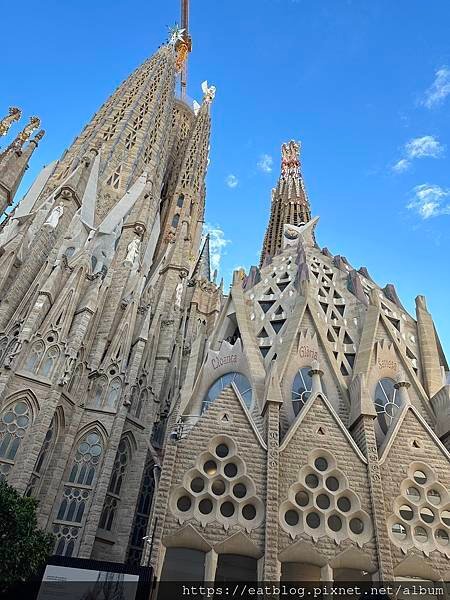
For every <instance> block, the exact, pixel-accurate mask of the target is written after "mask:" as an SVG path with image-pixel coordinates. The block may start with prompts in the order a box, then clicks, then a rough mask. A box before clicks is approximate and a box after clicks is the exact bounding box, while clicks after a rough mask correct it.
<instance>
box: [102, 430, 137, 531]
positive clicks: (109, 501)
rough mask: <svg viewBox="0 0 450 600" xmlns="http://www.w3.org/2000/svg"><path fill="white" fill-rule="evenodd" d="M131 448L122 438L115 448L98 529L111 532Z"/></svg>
mask: <svg viewBox="0 0 450 600" xmlns="http://www.w3.org/2000/svg"><path fill="white" fill-rule="evenodd" d="M130 455H131V448H130V444H129V442H128V440H127V439H126V438H122V439H121V440H120V443H119V447H118V448H117V453H116V458H115V459H114V465H113V469H112V473H111V479H110V480H109V486H108V492H107V494H106V498H105V503H104V505H103V510H102V514H101V517H100V522H99V527H100V528H101V529H107V530H108V531H111V529H112V526H113V523H114V517H115V515H116V512H117V508H118V506H119V503H120V491H121V489H122V484H123V481H124V478H125V472H126V469H127V466H128V463H129V461H130Z"/></svg>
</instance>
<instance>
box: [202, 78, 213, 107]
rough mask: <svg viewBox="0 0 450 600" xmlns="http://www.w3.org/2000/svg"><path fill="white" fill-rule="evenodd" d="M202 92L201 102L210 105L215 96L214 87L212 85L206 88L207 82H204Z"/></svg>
mask: <svg viewBox="0 0 450 600" xmlns="http://www.w3.org/2000/svg"><path fill="white" fill-rule="evenodd" d="M202 91H203V100H204V102H206V103H207V104H211V102H212V101H213V100H214V97H215V95H216V87H215V86H214V85H211V86H208V82H207V81H204V82H203V83H202Z"/></svg>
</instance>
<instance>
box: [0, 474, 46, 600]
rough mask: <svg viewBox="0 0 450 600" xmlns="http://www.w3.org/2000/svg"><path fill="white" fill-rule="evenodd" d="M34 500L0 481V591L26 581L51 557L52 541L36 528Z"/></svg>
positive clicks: (35, 503)
mask: <svg viewBox="0 0 450 600" xmlns="http://www.w3.org/2000/svg"><path fill="white" fill-rule="evenodd" d="M36 506H37V501H36V500H35V499H34V498H26V497H24V496H21V495H20V494H19V493H18V492H17V491H16V490H15V489H14V488H13V487H11V486H10V485H8V484H7V483H6V482H5V481H0V590H2V591H3V590H6V589H7V588H8V587H9V586H11V585H12V584H13V583H17V582H22V581H28V580H29V579H30V578H31V577H33V575H35V574H36V573H37V571H38V570H39V568H41V567H42V566H43V565H44V564H45V562H46V560H47V558H48V556H49V555H50V554H51V551H52V548H53V543H54V538H53V536H52V535H51V534H48V533H45V532H44V531H41V530H40V529H38V528H37V519H36Z"/></svg>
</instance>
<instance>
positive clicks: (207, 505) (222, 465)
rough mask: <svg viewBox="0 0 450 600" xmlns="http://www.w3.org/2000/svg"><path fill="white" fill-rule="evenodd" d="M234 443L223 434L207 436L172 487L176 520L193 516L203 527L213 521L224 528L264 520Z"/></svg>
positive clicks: (256, 524)
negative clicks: (208, 439) (206, 442)
mask: <svg viewBox="0 0 450 600" xmlns="http://www.w3.org/2000/svg"><path fill="white" fill-rule="evenodd" d="M246 471H247V466H246V464H245V461H244V460H243V459H242V458H241V457H240V456H239V455H238V452H237V448H236V444H235V443H234V441H233V440H232V439H231V438H229V437H228V436H225V435H219V436H216V437H214V438H213V439H211V440H210V441H209V443H208V448H207V450H205V451H203V452H200V453H199V455H198V456H197V458H196V459H195V462H194V464H193V465H192V468H191V469H190V470H188V471H187V473H184V474H181V475H180V477H181V478H182V481H181V483H180V484H179V485H178V486H177V487H174V488H173V489H172V492H171V496H170V507H171V510H172V511H173V513H174V514H175V515H176V517H177V519H178V521H179V523H181V524H182V523H184V522H185V521H187V520H192V519H195V520H197V521H198V522H199V523H200V524H201V525H202V526H203V527H206V526H207V525H208V523H212V522H214V521H216V522H219V523H221V524H222V525H223V526H225V527H226V528H228V527H230V526H233V525H237V526H239V525H240V526H241V527H242V528H244V529H245V530H246V531H248V532H250V531H251V530H252V529H255V528H256V527H259V526H260V525H261V523H262V522H263V520H264V504H263V502H262V501H261V499H260V498H259V497H258V496H257V495H256V485H255V483H254V481H253V480H252V479H251V477H249V476H248V475H247V474H246Z"/></svg>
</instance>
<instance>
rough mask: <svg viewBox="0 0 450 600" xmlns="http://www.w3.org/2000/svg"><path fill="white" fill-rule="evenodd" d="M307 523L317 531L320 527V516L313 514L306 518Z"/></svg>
mask: <svg viewBox="0 0 450 600" xmlns="http://www.w3.org/2000/svg"><path fill="white" fill-rule="evenodd" d="M306 523H307V524H308V525H309V527H311V529H317V528H318V527H319V526H320V516H319V515H318V514H317V513H315V512H313V513H309V515H307V516H306Z"/></svg>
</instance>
